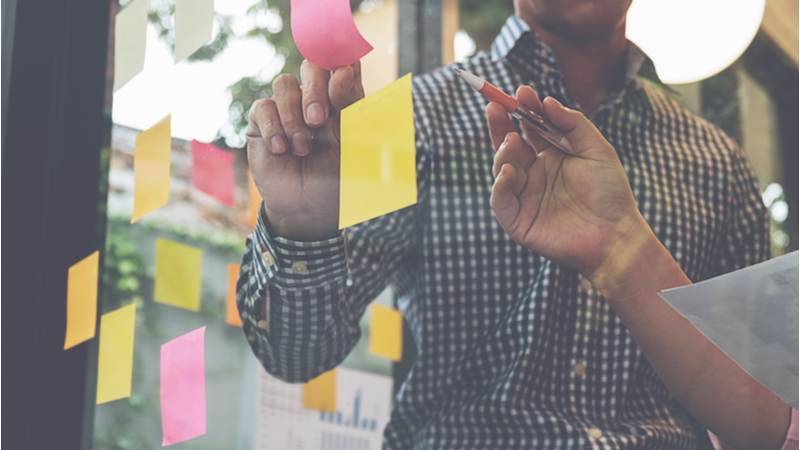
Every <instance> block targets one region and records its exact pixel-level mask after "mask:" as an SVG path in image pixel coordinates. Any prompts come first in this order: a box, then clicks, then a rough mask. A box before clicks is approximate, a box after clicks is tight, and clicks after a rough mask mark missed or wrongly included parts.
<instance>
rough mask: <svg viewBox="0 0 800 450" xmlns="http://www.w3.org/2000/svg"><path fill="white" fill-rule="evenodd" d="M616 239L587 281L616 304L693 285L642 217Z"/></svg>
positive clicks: (610, 301)
mask: <svg viewBox="0 0 800 450" xmlns="http://www.w3.org/2000/svg"><path fill="white" fill-rule="evenodd" d="M638 220H639V221H640V223H635V224H634V225H633V226H631V227H630V228H629V229H628V231H627V232H625V233H623V234H621V235H620V237H619V238H618V239H616V241H615V243H614V245H612V246H611V248H610V249H609V252H608V255H607V257H606V258H605V260H604V261H603V262H602V263H601V264H600V265H599V266H598V267H597V268H596V269H595V270H594V271H593V272H592V273H590V274H586V278H588V279H589V281H591V282H592V284H593V285H594V286H595V287H596V288H597V290H598V291H600V293H601V294H602V295H603V297H605V298H606V300H607V301H608V302H609V303H610V304H612V306H613V304H614V303H618V302H624V301H626V300H627V299H630V298H634V297H639V296H643V295H647V294H653V293H658V292H661V291H662V290H664V289H668V288H671V287H677V286H683V285H686V284H690V281H689V280H688V278H686V275H685V274H684V273H683V271H682V270H681V269H680V266H678V264H677V263H676V262H675V260H674V259H673V257H672V255H671V254H670V253H669V252H668V251H667V249H666V248H664V246H663V245H662V244H661V242H660V241H659V240H658V238H657V237H656V235H655V234H653V231H652V230H651V229H650V227H649V225H647V223H646V222H645V221H644V218H642V217H641V216H639V217H638Z"/></svg>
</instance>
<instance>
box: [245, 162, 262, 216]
mask: <svg viewBox="0 0 800 450" xmlns="http://www.w3.org/2000/svg"><path fill="white" fill-rule="evenodd" d="M247 180H248V186H249V189H250V200H249V210H248V218H247V220H248V222H249V223H250V225H251V226H256V223H257V222H258V210H259V208H261V193H260V192H258V187H256V182H255V181H253V175H251V174H250V171H249V170H248V171H247Z"/></svg>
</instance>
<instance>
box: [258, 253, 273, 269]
mask: <svg viewBox="0 0 800 450" xmlns="http://www.w3.org/2000/svg"><path fill="white" fill-rule="evenodd" d="M261 260H262V261H264V264H266V265H267V267H272V265H273V264H275V260H274V259H273V258H272V255H270V254H269V252H264V253H262V254H261Z"/></svg>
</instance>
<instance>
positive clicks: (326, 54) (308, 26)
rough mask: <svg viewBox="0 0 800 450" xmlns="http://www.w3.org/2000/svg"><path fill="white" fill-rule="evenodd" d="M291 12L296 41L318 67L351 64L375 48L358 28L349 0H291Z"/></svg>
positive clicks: (299, 47) (298, 46)
mask: <svg viewBox="0 0 800 450" xmlns="http://www.w3.org/2000/svg"><path fill="white" fill-rule="evenodd" d="M291 12H292V18H291V22H292V37H294V43H295V44H296V45H297V49H298V50H300V53H301V54H302V55H303V56H305V57H306V59H307V60H309V61H311V62H312V63H314V65H316V66H318V67H322V68H323V69H327V70H335V69H336V68H337V67H343V66H349V65H350V64H353V63H354V62H356V61H358V60H359V59H361V57H362V56H364V55H366V54H367V53H369V52H370V50H372V46H371V45H369V42H367V41H366V40H364V38H363V37H362V36H361V33H359V32H358V28H356V24H355V22H354V21H353V14H352V13H351V12H350V0H325V1H319V0H292V10H291Z"/></svg>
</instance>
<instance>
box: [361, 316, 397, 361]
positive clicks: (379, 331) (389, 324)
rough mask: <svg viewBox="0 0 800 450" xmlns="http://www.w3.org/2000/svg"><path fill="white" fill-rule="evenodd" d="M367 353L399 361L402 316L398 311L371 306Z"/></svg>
mask: <svg viewBox="0 0 800 450" xmlns="http://www.w3.org/2000/svg"><path fill="white" fill-rule="evenodd" d="M369 351H370V353H372V354H373V355H378V356H383V357H384V358H389V359H391V360H392V361H400V358H402V356H403V315H402V314H400V311H398V310H396V309H392V308H387V307H385V306H381V305H379V304H377V303H373V304H372V318H371V321H370V325H369Z"/></svg>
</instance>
